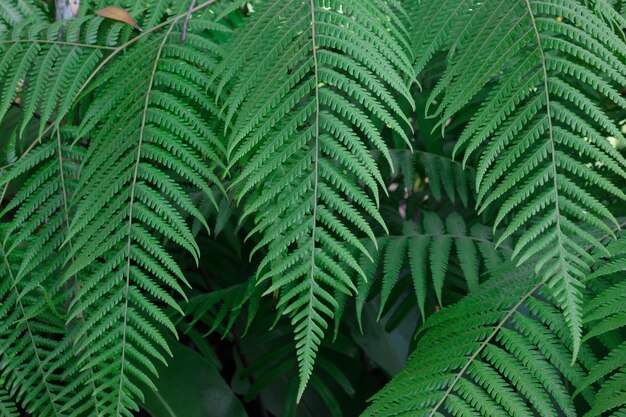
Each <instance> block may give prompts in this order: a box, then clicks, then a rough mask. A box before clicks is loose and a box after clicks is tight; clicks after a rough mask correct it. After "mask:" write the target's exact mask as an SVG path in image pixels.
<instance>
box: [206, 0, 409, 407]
mask: <svg viewBox="0 0 626 417" xmlns="http://www.w3.org/2000/svg"><path fill="white" fill-rule="evenodd" d="M403 33H404V30H403V28H402V22H401V20H400V19H399V18H398V17H397V15H396V12H395V11H394V9H393V8H392V7H390V6H389V5H388V4H386V3H383V2H374V1H365V2H363V1H358V2H357V1H341V2H339V1H276V2H269V3H266V4H260V5H258V8H257V9H256V10H255V12H254V14H253V16H252V18H251V19H250V22H248V24H247V25H246V26H245V28H244V29H243V30H242V32H241V33H238V34H236V36H234V37H233V40H232V41H231V43H230V44H229V47H228V48H229V50H230V51H232V53H229V54H228V55H227V56H226V57H225V59H224V61H223V62H222V64H221V66H220V68H219V69H218V79H219V82H220V91H222V90H224V89H226V88H229V87H228V86H229V85H230V91H229V92H228V97H227V99H226V100H225V104H224V112H225V115H226V123H227V125H228V126H229V130H230V135H229V137H230V139H229V144H228V155H229V161H230V167H231V168H234V167H238V166H241V168H242V172H241V173H239V174H238V175H237V176H236V178H235V180H234V182H233V188H236V190H237V193H238V200H242V199H243V198H244V196H245V197H246V200H247V204H246V209H245V211H244V216H248V215H255V216H256V217H255V223H256V227H255V228H254V230H253V233H261V234H262V235H263V238H262V239H261V241H260V242H259V243H258V244H257V249H258V250H261V249H264V250H265V255H264V259H263V261H262V262H261V265H260V267H259V272H258V275H259V280H260V281H263V280H266V279H271V280H272V285H271V286H270V288H269V289H268V292H272V291H280V292H281V299H280V301H279V305H280V306H284V312H285V314H288V315H290V317H291V319H292V323H293V326H294V327H295V338H296V341H297V352H298V359H299V362H300V381H301V382H300V384H301V385H300V390H299V395H298V396H301V395H302V392H303V390H304V387H305V386H306V383H307V381H308V379H309V377H310V375H311V372H312V369H313V361H314V358H315V355H316V350H317V346H318V345H319V343H320V341H321V339H322V337H323V334H324V329H325V328H326V326H327V324H326V320H327V319H326V317H330V316H332V311H333V309H334V306H335V305H336V301H335V299H334V297H333V295H332V293H331V292H330V291H329V289H330V288H336V289H338V290H339V291H342V292H344V293H348V292H351V291H353V290H354V289H355V287H354V283H353V279H352V278H351V274H352V271H354V272H356V273H362V271H360V267H359V266H358V263H357V261H356V259H355V258H354V257H353V256H352V255H351V254H350V253H349V251H348V250H346V249H345V247H344V243H347V244H348V245H349V246H351V247H355V248H359V249H360V250H361V251H365V248H364V247H363V245H362V244H361V243H360V242H359V240H358V237H357V234H356V233H355V232H356V231H357V230H358V231H360V232H361V233H365V234H366V235H368V236H369V237H370V238H374V235H373V232H372V228H371V226H370V225H369V224H368V222H367V221H366V220H365V219H364V217H363V215H364V214H366V215H368V216H371V217H372V218H373V219H374V221H376V222H378V223H381V224H383V220H382V218H381V217H380V215H379V214H378V211H377V209H376V202H377V201H378V199H379V191H378V187H379V186H383V185H384V184H383V182H382V178H381V176H380V174H379V171H378V168H377V167H376V165H375V163H374V161H373V159H372V157H371V156H370V154H369V152H368V148H367V147H366V146H365V144H364V142H363V140H362V139H361V138H362V137H365V138H367V140H368V141H369V142H370V143H371V144H372V145H373V147H374V149H377V150H378V151H380V152H381V153H382V154H383V155H385V157H386V159H387V160H388V161H389V162H391V157H390V155H389V151H388V149H387V146H386V145H385V144H384V142H383V140H382V138H381V136H380V133H379V130H378V128H377V126H381V125H382V124H385V125H387V126H389V127H390V128H391V129H393V130H394V131H395V132H397V133H398V134H399V135H400V136H402V137H404V138H405V139H406V140H408V138H407V136H406V133H405V131H406V130H407V129H408V128H409V127H410V124H409V122H408V119H407V118H406V116H404V115H403V114H402V112H401V110H400V107H399V105H398V103H397V101H396V99H395V98H394V96H393V95H392V94H390V93H389V91H390V90H391V91H393V92H394V93H396V94H397V95H399V96H400V97H404V98H405V99H406V100H408V101H411V100H412V99H411V96H410V92H409V90H408V85H409V84H410V82H411V78H412V69H411V66H410V59H409V55H408V54H409V52H408V50H407V49H408V48H407V41H406V39H405V38H404V37H402V34H403ZM356 179H358V180H359V181H362V182H363V183H364V184H365V189H361V188H360V187H358V186H355V184H354V183H355V180H356ZM349 201H350V202H349ZM342 261H343V262H345V263H346V265H347V269H345V268H344V267H342V265H340V262H342Z"/></svg>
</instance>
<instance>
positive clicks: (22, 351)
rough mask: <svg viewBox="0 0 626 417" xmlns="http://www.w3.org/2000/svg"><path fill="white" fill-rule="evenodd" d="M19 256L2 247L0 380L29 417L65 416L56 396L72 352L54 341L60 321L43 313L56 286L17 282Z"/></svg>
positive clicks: (0, 252)
mask: <svg viewBox="0 0 626 417" xmlns="http://www.w3.org/2000/svg"><path fill="white" fill-rule="evenodd" d="M20 255H21V254H20V253H19V251H14V252H13V253H12V254H9V253H8V252H7V250H6V248H5V247H4V245H1V246H0V258H1V259H0V261H1V264H0V302H1V304H0V306H1V307H0V318H1V319H2V321H1V323H2V325H1V326H0V369H1V374H0V375H1V377H2V379H3V380H4V386H5V387H7V389H8V390H9V392H11V393H12V396H13V398H15V399H16V400H17V401H19V402H20V403H21V404H22V405H23V407H24V408H25V409H26V410H27V412H29V413H31V414H33V415H41V416H54V417H58V416H65V415H67V414H64V413H62V411H61V410H62V402H61V400H60V398H59V395H60V392H61V391H62V387H63V379H62V378H63V366H64V365H65V363H66V362H67V361H68V359H71V351H70V350H68V349H63V347H61V346H59V345H58V343H57V342H56V341H55V336H57V335H59V334H62V333H63V331H64V327H63V321H62V319H61V318H60V317H57V316H55V315H54V314H41V312H42V311H44V312H46V313H47V312H48V311H49V310H48V309H49V304H51V303H50V302H49V300H50V298H49V295H48V294H47V292H46V289H45V288H46V287H47V288H53V287H54V286H55V285H56V286H58V284H59V283H58V280H57V282H53V281H52V280H47V281H42V280H39V282H37V280H34V279H31V280H24V279H22V280H19V279H18V278H17V268H16V266H15V265H16V264H17V265H19V257H20ZM33 284H34V285H33ZM56 295H57V296H58V293H57V294H56ZM55 313H56V311H55Z"/></svg>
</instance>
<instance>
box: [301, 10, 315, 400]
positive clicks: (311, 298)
mask: <svg viewBox="0 0 626 417" xmlns="http://www.w3.org/2000/svg"><path fill="white" fill-rule="evenodd" d="M310 5H311V48H312V50H313V52H312V53H313V73H314V77H315V122H314V123H315V162H314V163H313V170H314V172H313V176H314V177H313V219H312V223H313V224H312V229H311V274H310V275H309V305H308V309H309V311H308V314H307V321H308V325H307V336H306V337H307V338H308V339H310V338H311V332H312V331H313V330H312V329H313V323H312V320H313V313H314V311H313V304H314V299H315V292H314V291H313V288H314V287H315V230H316V228H317V193H318V184H319V172H318V171H319V157H320V150H319V137H320V123H319V119H320V96H319V91H320V90H319V89H320V87H319V75H318V72H319V70H318V68H319V67H318V62H317V50H316V49H317V44H316V42H315V36H316V35H315V0H310ZM305 372H309V371H305ZM305 378H308V377H307V376H305ZM305 387H306V380H301V381H300V387H299V388H298V396H297V399H296V402H298V403H299V402H300V399H301V398H302V394H304V389H305Z"/></svg>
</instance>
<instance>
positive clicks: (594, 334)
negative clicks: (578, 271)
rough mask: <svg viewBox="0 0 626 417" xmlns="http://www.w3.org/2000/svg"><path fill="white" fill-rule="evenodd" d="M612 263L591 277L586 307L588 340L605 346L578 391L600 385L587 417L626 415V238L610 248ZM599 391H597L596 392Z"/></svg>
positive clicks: (598, 263)
mask: <svg viewBox="0 0 626 417" xmlns="http://www.w3.org/2000/svg"><path fill="white" fill-rule="evenodd" d="M607 249H608V250H609V252H610V253H611V255H612V256H611V258H610V259H609V260H605V259H598V260H597V261H596V265H595V267H594V268H593V269H594V270H593V273H592V274H591V275H590V276H589V278H590V279H591V280H592V282H590V284H589V286H590V287H592V288H593V290H592V291H590V293H591V294H590V298H589V300H588V302H587V304H586V306H585V307H586V308H585V314H584V316H583V317H584V324H585V327H586V329H588V331H587V333H586V334H585V338H584V340H595V341H599V342H600V344H601V345H603V347H604V352H603V355H602V356H601V359H600V361H599V362H598V363H597V364H596V365H595V366H594V367H592V368H591V369H590V370H589V373H588V374H587V376H586V377H585V378H584V380H583V381H582V383H581V384H580V385H579V387H578V392H580V391H582V390H584V389H586V388H588V387H592V388H595V386H596V385H597V386H598V389H597V393H596V394H595V396H594V397H593V399H592V401H591V409H590V410H589V412H587V413H586V414H585V417H597V416H612V417H618V416H622V415H624V413H626V280H624V265H625V264H626V239H625V238H624V234H621V236H620V237H619V239H618V240H616V241H614V242H611V244H609V245H608V246H607ZM594 391H595V390H594Z"/></svg>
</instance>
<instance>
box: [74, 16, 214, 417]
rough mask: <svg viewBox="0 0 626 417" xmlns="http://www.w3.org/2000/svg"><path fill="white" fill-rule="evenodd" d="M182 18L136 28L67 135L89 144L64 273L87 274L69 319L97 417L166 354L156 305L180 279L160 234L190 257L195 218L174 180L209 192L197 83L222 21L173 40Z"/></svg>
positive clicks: (205, 120) (209, 110)
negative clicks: (157, 28) (159, 28)
mask: <svg viewBox="0 0 626 417" xmlns="http://www.w3.org/2000/svg"><path fill="white" fill-rule="evenodd" d="M181 26H182V25H181V22H178V21H175V22H174V23H172V24H170V25H169V27H168V28H167V29H165V31H164V32H163V33H160V34H155V35H154V36H148V37H145V38H144V39H142V40H141V41H139V42H137V44H136V45H135V46H134V47H133V48H132V49H130V50H129V51H127V52H126V55H125V59H124V61H123V63H121V64H118V65H115V66H113V67H111V68H110V69H109V70H107V71H105V72H104V73H103V74H102V76H101V78H100V79H99V80H100V83H101V85H102V88H100V90H99V92H98V94H97V97H96V99H95V100H94V102H93V104H92V105H91V106H90V107H89V109H88V110H87V112H86V113H85V114H84V116H83V122H82V125H81V127H80V129H79V134H78V138H79V139H80V138H83V137H89V138H90V140H91V143H90V145H89V150H88V154H87V157H86V162H85V164H84V168H83V170H82V171H81V177H80V182H79V184H78V190H77V192H76V197H75V205H76V211H75V213H74V215H73V217H72V222H71V224H70V233H69V236H68V239H66V240H67V241H69V240H70V239H71V241H72V248H71V250H70V254H69V255H68V261H70V258H72V257H73V258H74V259H73V260H72V261H71V265H70V266H69V268H68V270H67V271H66V277H69V276H71V275H74V274H80V275H82V276H85V277H86V278H85V280H84V281H85V282H84V284H83V285H82V287H81V288H80V291H79V292H78V294H77V296H76V298H75V300H74V302H73V304H72V305H71V306H70V311H69V317H70V318H75V317H78V316H82V317H84V318H85V324H84V325H83V326H81V330H80V331H79V332H78V334H77V335H76V337H77V342H76V343H77V347H76V349H77V350H78V352H80V360H79V362H80V363H81V364H82V366H84V367H87V368H89V369H91V370H92V371H93V373H94V377H93V380H92V382H93V383H94V384H95V385H96V386H97V390H98V392H99V398H98V401H99V407H100V408H101V409H102V410H103V411H102V412H103V413H104V414H105V415H110V414H112V415H128V416H131V415H132V412H131V410H136V409H137V408H138V405H137V400H138V399H141V393H140V392H139V390H138V388H137V385H136V381H141V382H142V383H144V384H147V385H148V386H151V384H152V383H151V381H150V380H151V377H153V376H154V373H155V370H154V366H153V361H165V357H164V354H165V352H168V348H167V345H166V343H165V339H164V338H163V337H162V335H161V330H160V329H161V328H166V329H169V330H171V331H174V327H173V324H172V322H171V321H170V318H169V317H168V316H167V315H165V314H164V312H163V310H162V309H161V308H160V307H158V304H164V305H169V306H170V307H171V308H173V309H178V310H179V307H178V306H177V304H176V302H175V300H174V299H173V297H172V295H171V294H170V292H171V291H173V292H175V293H178V294H179V295H180V296H182V297H184V292H183V286H184V285H185V284H186V280H185V277H184V275H183V273H182V271H181V269H180V267H179V266H178V265H177V263H176V262H175V261H174V259H173V258H172V256H171V255H170V254H169V253H168V252H167V251H166V250H165V247H164V245H163V243H162V242H163V241H164V240H169V241H171V242H172V243H175V244H177V245H179V246H181V247H182V248H185V249H186V250H187V251H188V252H189V253H190V254H191V255H192V256H193V257H194V258H195V259H196V261H197V258H198V256H199V248H198V246H197V244H196V242H195V240H194V237H193V234H192V232H191V230H190V227H189V225H188V224H187V223H186V221H185V217H186V216H190V217H192V218H196V219H198V220H199V221H201V222H204V219H203V217H202V215H201V213H200V212H199V210H198V208H197V207H196V206H195V205H194V203H193V202H192V201H191V200H190V198H189V196H188V195H187V193H186V191H185V189H184V188H183V186H182V184H184V183H187V184H191V185H193V187H195V188H197V189H198V190H201V191H203V192H204V193H205V194H206V195H207V196H208V197H209V198H210V199H213V191H212V190H211V188H210V185H211V184H219V181H218V179H217V177H216V175H215V174H214V173H213V168H214V167H215V166H219V165H220V153H221V149H222V145H221V143H220V142H219V140H218V139H217V137H216V135H215V133H214V132H213V130H212V124H213V123H214V122H215V121H216V118H215V111H214V107H213V104H212V101H211V100H210V98H208V97H207V96H206V95H204V94H199V93H198V90H197V88H198V86H202V87H203V88H204V90H205V91H206V92H211V91H212V86H211V82H210V75H209V74H210V73H211V71H212V70H213V68H214V66H215V53H216V50H217V49H218V46H217V45H216V44H215V43H214V42H213V41H212V40H211V39H210V37H209V36H208V35H209V34H210V33H212V32H213V31H223V30H224V28H223V27H221V26H219V25H217V24H215V23H212V21H211V20H210V19H202V18H197V19H194V21H193V22H190V23H189V27H190V28H191V29H192V30H193V33H191V32H190V33H188V37H187V41H186V43H185V44H184V45H183V44H181V43H180V38H181V32H180V31H181ZM211 119H213V123H212V122H211ZM204 224H205V223H204ZM157 303H158V304H157ZM103 346H107V349H106V350H103V349H102V348H101V347H103ZM90 355H93V356H94V357H91V356H90Z"/></svg>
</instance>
